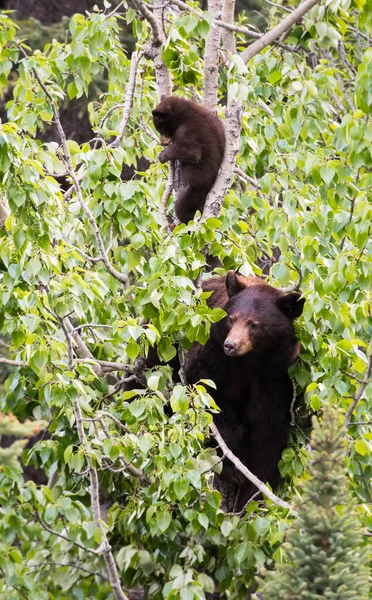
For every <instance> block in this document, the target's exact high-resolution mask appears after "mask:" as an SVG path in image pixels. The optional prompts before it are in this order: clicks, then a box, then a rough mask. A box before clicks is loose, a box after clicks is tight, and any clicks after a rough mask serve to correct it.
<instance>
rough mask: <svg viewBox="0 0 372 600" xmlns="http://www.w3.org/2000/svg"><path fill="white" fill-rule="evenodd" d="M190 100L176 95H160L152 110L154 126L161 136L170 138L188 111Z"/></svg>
mask: <svg viewBox="0 0 372 600" xmlns="http://www.w3.org/2000/svg"><path fill="white" fill-rule="evenodd" d="M190 105H192V103H191V102H189V101H188V100H185V99H184V98H178V97H177V96H162V97H161V100H160V102H159V104H158V105H157V107H156V108H154V110H153V111H152V118H153V121H154V125H155V128H156V129H157V130H158V132H159V133H160V135H161V136H165V137H166V138H171V137H172V135H173V134H174V133H175V131H176V129H177V127H179V125H180V124H181V122H182V121H183V120H184V119H185V117H186V115H187V114H188V112H189V111H190Z"/></svg>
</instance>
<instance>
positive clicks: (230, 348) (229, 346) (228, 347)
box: [223, 340, 236, 356]
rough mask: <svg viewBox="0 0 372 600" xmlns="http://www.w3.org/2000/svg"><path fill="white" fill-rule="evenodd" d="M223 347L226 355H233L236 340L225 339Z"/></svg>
mask: <svg viewBox="0 0 372 600" xmlns="http://www.w3.org/2000/svg"><path fill="white" fill-rule="evenodd" d="M223 349H224V350H225V354H227V355H228V356H234V354H235V353H236V342H233V341H231V342H230V341H229V340H226V341H225V343H224V345H223Z"/></svg>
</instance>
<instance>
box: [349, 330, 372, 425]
mask: <svg viewBox="0 0 372 600" xmlns="http://www.w3.org/2000/svg"><path fill="white" fill-rule="evenodd" d="M371 374H372V342H371V344H370V349H369V356H368V364H367V369H366V374H365V377H364V379H363V381H362V382H361V383H360V385H359V388H358V391H357V393H356V394H355V396H354V397H353V398H354V399H353V402H352V404H351V406H350V407H349V409H348V411H347V413H346V415H345V419H344V428H345V429H347V428H348V427H349V424H350V419H351V415H352V414H353V412H354V410H355V408H356V406H357V404H358V402H359V400H360V399H361V397H362V396H363V394H364V390H365V389H366V387H367V385H368V383H369V381H370V379H371Z"/></svg>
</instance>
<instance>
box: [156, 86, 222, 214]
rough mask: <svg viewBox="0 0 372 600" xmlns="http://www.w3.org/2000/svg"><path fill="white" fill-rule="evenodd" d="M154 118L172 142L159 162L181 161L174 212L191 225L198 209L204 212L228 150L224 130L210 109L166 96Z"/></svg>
mask: <svg viewBox="0 0 372 600" xmlns="http://www.w3.org/2000/svg"><path fill="white" fill-rule="evenodd" d="M152 115H153V120H154V125H155V127H156V129H157V130H158V132H159V133H160V135H161V136H162V139H163V138H164V137H165V138H168V139H170V140H171V142H170V143H169V144H168V145H167V146H166V147H165V148H164V150H162V152H161V153H160V154H159V160H160V162H162V163H164V162H167V161H169V160H178V161H179V162H180V180H181V182H180V183H181V185H180V188H179V190H178V193H177V198H176V202H175V212H176V216H177V218H178V219H179V220H180V221H181V222H182V223H188V222H189V221H190V220H191V219H193V218H194V216H195V213H196V211H197V210H200V211H203V208H204V204H205V199H206V197H207V194H208V192H209V191H210V189H211V187H212V185H213V183H214V181H215V179H216V177H217V173H218V170H219V168H220V166H221V162H222V158H223V155H224V151H225V130H224V127H223V124H222V121H221V120H220V119H219V118H218V117H217V116H216V115H214V114H212V113H211V112H210V111H209V110H207V109H206V108H203V107H202V106H199V104H196V103H195V102H191V101H190V100H184V99H183V98H178V97H175V96H163V97H162V99H161V101H160V104H158V106H157V107H156V108H155V109H154V110H153V111H152Z"/></svg>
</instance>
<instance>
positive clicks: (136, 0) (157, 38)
mask: <svg viewBox="0 0 372 600" xmlns="http://www.w3.org/2000/svg"><path fill="white" fill-rule="evenodd" d="M133 4H134V5H135V6H136V7H137V8H138V10H139V11H140V13H141V14H142V15H143V16H144V17H145V19H146V20H147V21H148V22H149V23H150V25H151V29H152V36H153V37H152V40H151V43H152V45H153V46H160V45H161V44H162V43H163V42H164V35H163V31H162V28H161V26H160V27H159V22H158V20H157V18H156V17H155V15H154V14H153V13H152V12H151V10H150V9H148V8H147V6H146V3H145V2H143V0H133Z"/></svg>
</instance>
